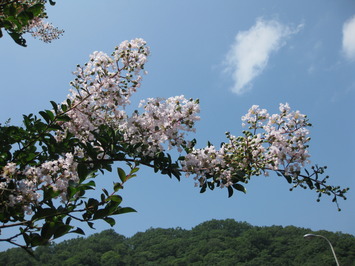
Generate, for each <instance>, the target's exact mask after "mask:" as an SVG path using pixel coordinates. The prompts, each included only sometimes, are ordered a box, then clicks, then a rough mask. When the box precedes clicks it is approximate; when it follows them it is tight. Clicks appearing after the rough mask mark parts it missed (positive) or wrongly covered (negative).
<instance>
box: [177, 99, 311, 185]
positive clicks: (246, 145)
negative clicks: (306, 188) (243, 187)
mask: <svg viewBox="0 0 355 266" xmlns="http://www.w3.org/2000/svg"><path fill="white" fill-rule="evenodd" d="M279 109H280V114H273V115H269V114H268V112H267V111H266V110H265V109H260V108H259V106H257V105H254V106H252V107H251V108H250V109H249V111H248V113H247V114H246V115H245V116H243V117H242V120H243V124H244V125H245V124H248V125H249V131H244V136H242V137H235V136H233V135H231V134H229V133H227V138H228V139H229V142H228V143H225V144H223V145H222V147H221V149H220V150H216V149H215V147H214V146H209V147H206V148H203V149H194V150H193V151H192V152H191V153H189V154H187V155H186V156H185V160H184V161H182V166H183V168H182V170H183V171H184V172H186V175H187V176H189V175H191V174H193V175H195V180H199V181H200V184H203V183H204V182H205V181H206V177H217V179H219V180H220V181H221V182H222V183H221V186H222V187H223V186H229V185H231V184H233V183H234V182H235V181H244V182H247V179H248V178H249V177H250V176H251V175H259V174H261V173H262V172H263V173H264V174H265V175H268V170H274V171H277V170H282V171H284V173H285V174H286V175H290V176H292V177H297V176H298V175H299V173H300V170H301V166H304V165H305V164H306V163H309V160H308V158H309V154H308V150H307V148H308V145H307V143H308V141H309V140H310V138H309V137H308V134H309V131H308V129H307V128H306V127H307V126H310V124H309V123H308V120H307V117H306V116H305V115H303V114H301V113H300V112H299V111H296V112H292V111H291V110H290V107H289V105H288V104H280V108H279ZM259 130H261V131H262V132H260V133H257V132H258V131H259ZM238 172H239V173H243V175H245V176H246V179H245V180H241V179H240V178H242V177H241V176H240V175H238Z"/></svg>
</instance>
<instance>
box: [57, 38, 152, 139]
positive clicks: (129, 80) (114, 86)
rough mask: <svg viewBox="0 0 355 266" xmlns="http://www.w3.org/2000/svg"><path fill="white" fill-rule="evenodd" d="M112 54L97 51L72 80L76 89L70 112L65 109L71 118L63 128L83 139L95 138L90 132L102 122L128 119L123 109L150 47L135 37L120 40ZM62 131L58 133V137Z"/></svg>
mask: <svg viewBox="0 0 355 266" xmlns="http://www.w3.org/2000/svg"><path fill="white" fill-rule="evenodd" d="M112 55H113V58H111V57H110V56H108V55H107V54H105V53H103V52H94V53H93V54H92V55H91V56H90V60H89V62H88V63H86V64H85V66H83V67H82V66H79V65H78V67H77V69H76V71H75V72H74V74H75V75H76V78H75V80H74V81H72V82H71V85H72V86H73V87H74V89H72V90H71V94H69V95H68V99H69V100H70V101H71V106H70V107H68V108H70V109H69V111H67V110H65V109H62V113H66V115H68V116H69V117H70V119H71V121H69V122H67V123H64V124H63V127H64V129H65V130H68V131H69V132H71V133H72V134H74V135H75V136H77V137H78V138H79V139H81V140H84V141H87V140H93V135H92V134H91V132H92V131H94V130H95V129H97V128H98V127H99V126H100V125H104V124H105V125H110V126H113V127H116V128H119V126H120V124H121V123H122V122H123V121H125V120H126V119H127V115H126V112H125V111H124V110H123V109H124V107H125V106H126V105H128V104H130V97H131V96H132V94H133V93H134V92H135V91H136V90H137V88H138V87H139V86H140V81H141V79H142V77H141V76H140V75H139V73H140V71H141V70H142V69H143V68H144V64H145V63H146V61H147V56H148V55H149V48H148V47H147V46H146V42H145V41H144V40H142V39H135V40H132V41H130V42H128V41H125V42H123V43H121V44H120V45H119V46H118V47H116V49H115V51H114V52H113V54H112ZM120 64H122V65H120ZM65 103H66V102H64V104H65ZM59 108H62V107H61V106H59ZM62 134H63V132H58V135H57V139H58V140H60V139H61V138H62V137H63V135H62Z"/></svg>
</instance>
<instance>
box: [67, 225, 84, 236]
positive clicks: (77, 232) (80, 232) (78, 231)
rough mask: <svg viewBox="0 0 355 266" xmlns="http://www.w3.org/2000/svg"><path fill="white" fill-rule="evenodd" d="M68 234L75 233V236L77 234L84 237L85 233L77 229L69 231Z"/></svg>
mask: <svg viewBox="0 0 355 266" xmlns="http://www.w3.org/2000/svg"><path fill="white" fill-rule="evenodd" d="M70 233H75V234H79V235H85V232H84V231H83V229H81V228H80V227H77V228H76V229H75V230H73V231H70Z"/></svg>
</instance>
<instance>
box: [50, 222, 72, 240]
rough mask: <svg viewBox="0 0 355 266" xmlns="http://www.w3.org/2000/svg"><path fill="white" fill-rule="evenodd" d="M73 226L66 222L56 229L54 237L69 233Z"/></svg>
mask: <svg viewBox="0 0 355 266" xmlns="http://www.w3.org/2000/svg"><path fill="white" fill-rule="evenodd" d="M72 228H73V226H70V225H66V224H61V225H59V226H58V227H57V228H56V229H55V232H54V235H53V238H58V237H61V236H63V235H65V234H67V233H68V232H69V231H70V229H72Z"/></svg>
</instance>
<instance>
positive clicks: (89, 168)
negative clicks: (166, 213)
mask: <svg viewBox="0 0 355 266" xmlns="http://www.w3.org/2000/svg"><path fill="white" fill-rule="evenodd" d="M149 51H150V50H149V48H148V47H147V45H146V42H145V41H144V40H142V39H134V40H131V41H124V42H122V43H121V44H120V45H119V46H117V47H116V48H115V50H114V52H113V53H112V56H108V55H107V54H105V53H103V52H94V53H93V54H92V55H91V56H90V59H89V61H88V62H87V63H86V64H84V65H83V66H81V65H78V66H77V68H76V71H75V72H74V75H75V79H74V80H73V81H72V82H71V85H72V90H71V91H70V94H69V96H68V98H67V99H66V100H65V101H64V102H62V103H60V104H57V103H55V102H51V104H52V110H45V111H41V112H39V115H40V117H41V118H40V117H38V116H35V115H33V114H30V115H24V116H23V125H24V126H23V127H20V126H12V125H9V124H5V125H4V126H0V144H1V145H0V147H1V148H0V191H1V193H0V221H1V223H2V225H0V229H1V230H3V231H5V230H7V229H10V228H13V227H15V228H18V229H19V232H18V234H15V235H13V236H10V237H8V238H3V239H0V241H7V242H9V243H12V244H14V245H17V246H22V247H24V248H26V249H27V250H28V251H30V248H32V247H36V246H40V245H46V244H48V243H49V242H50V241H51V240H53V239H56V238H59V237H61V236H63V235H66V234H68V233H78V234H84V231H83V230H82V229H81V228H80V227H76V226H74V225H73V222H75V221H76V222H81V223H86V224H88V225H89V226H90V227H91V228H93V226H94V222H95V221H96V220H104V221H106V222H107V223H108V224H110V225H111V226H113V225H114V224H115V220H114V219H113V216H115V215H119V214H124V213H128V212H133V211H134V210H133V209H132V208H130V207H123V206H121V202H122V197H121V196H120V195H119V192H120V190H121V189H123V187H124V185H125V183H126V182H127V181H128V180H129V179H131V178H134V177H135V176H136V174H137V171H138V170H139V168H140V167H141V166H146V167H150V168H152V169H153V170H154V172H160V173H161V174H165V175H168V176H169V177H172V176H174V177H176V178H177V179H180V176H181V175H182V174H186V175H187V176H189V175H192V176H194V179H195V180H196V184H197V186H200V188H201V192H205V191H206V190H207V189H211V190H213V189H214V188H215V187H222V188H223V187H225V188H227V191H228V195H229V196H231V195H232V194H233V191H242V192H244V193H245V192H246V189H245V184H246V183H248V181H249V180H250V178H251V177H252V176H255V175H260V174H265V175H268V174H269V172H276V173H277V174H278V175H279V176H283V177H284V178H285V179H286V180H287V182H288V183H292V184H293V187H298V186H299V187H303V188H306V187H308V188H310V189H311V190H315V191H316V192H317V193H318V194H319V197H320V196H321V195H322V194H326V195H332V196H333V201H335V202H336V203H337V199H338V197H340V198H344V199H345V193H346V192H347V190H348V189H341V188H340V187H337V186H329V185H327V184H326V181H327V178H328V177H325V178H321V177H320V176H321V174H323V172H324V169H325V167H317V166H316V167H313V168H312V171H307V169H305V168H304V167H305V165H306V164H308V163H309V160H308V158H309V154H308V150H307V148H308V142H309V140H310V138H309V137H308V134H309V131H308V127H309V126H310V123H309V121H308V118H307V116H306V115H303V114H301V113H300V112H299V111H291V109H290V107H289V106H288V104H280V108H279V109H280V114H273V115H271V114H269V113H268V112H267V111H266V110H265V109H261V108H259V106H256V105H255V106H252V108H250V110H249V111H248V113H247V114H246V115H245V116H244V117H243V118H242V120H243V121H244V123H245V126H246V127H247V129H246V130H245V131H243V135H242V136H240V137H236V136H233V135H232V134H230V133H227V139H228V142H226V143H222V144H221V148H220V149H217V148H216V147H215V146H213V145H212V144H211V143H208V146H207V147H205V148H202V149H198V148H195V145H196V140H194V139H192V140H191V139H188V133H190V132H194V131H195V129H194V125H195V123H196V121H198V120H199V116H198V113H199V101H198V100H194V99H186V98H185V97H184V96H175V97H171V98H168V99H162V98H157V99H153V98H149V99H147V100H144V101H141V103H140V105H139V108H140V109H139V110H135V111H133V112H132V114H129V113H128V112H127V111H126V110H127V108H126V107H127V106H129V105H130V103H131V102H130V99H131V96H132V95H133V94H134V93H135V92H136V91H137V89H138V88H139V87H140V84H141V80H142V76H141V73H142V72H143V73H145V70H144V66H145V63H146V62H147V57H148V55H149ZM172 149H176V150H177V152H178V153H179V154H180V156H179V157H178V158H177V159H175V160H174V159H173V158H172V155H171V154H170V152H169V150H172ZM172 154H176V152H175V153H172ZM115 162H120V163H123V164H126V165H127V168H126V169H128V171H127V170H124V169H123V168H122V165H120V166H119V167H117V174H118V176H119V180H117V182H114V183H113V186H112V188H104V189H103V192H102V193H101V194H100V195H96V196H97V197H87V192H88V191H90V190H94V189H95V187H96V183H95V180H96V179H95V178H97V175H98V174H99V173H100V172H101V173H104V172H105V171H106V172H107V171H108V172H111V171H112V170H113V165H114V163H115ZM302 171H304V172H302ZM20 236H21V237H23V238H24V241H25V245H20V244H18V243H17V242H16V239H17V238H18V237H20ZM218 245H219V244H217V243H216V246H218ZM221 245H222V244H221ZM107 256H108V255H107ZM144 256H146V257H147V259H148V258H151V256H152V255H151V254H150V253H146V254H145V255H144ZM91 259H92V258H91ZM151 259H153V258H151ZM195 259H198V258H195ZM192 260H193V259H192ZM72 263H73V264H74V263H76V262H75V261H73V262H72Z"/></svg>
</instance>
